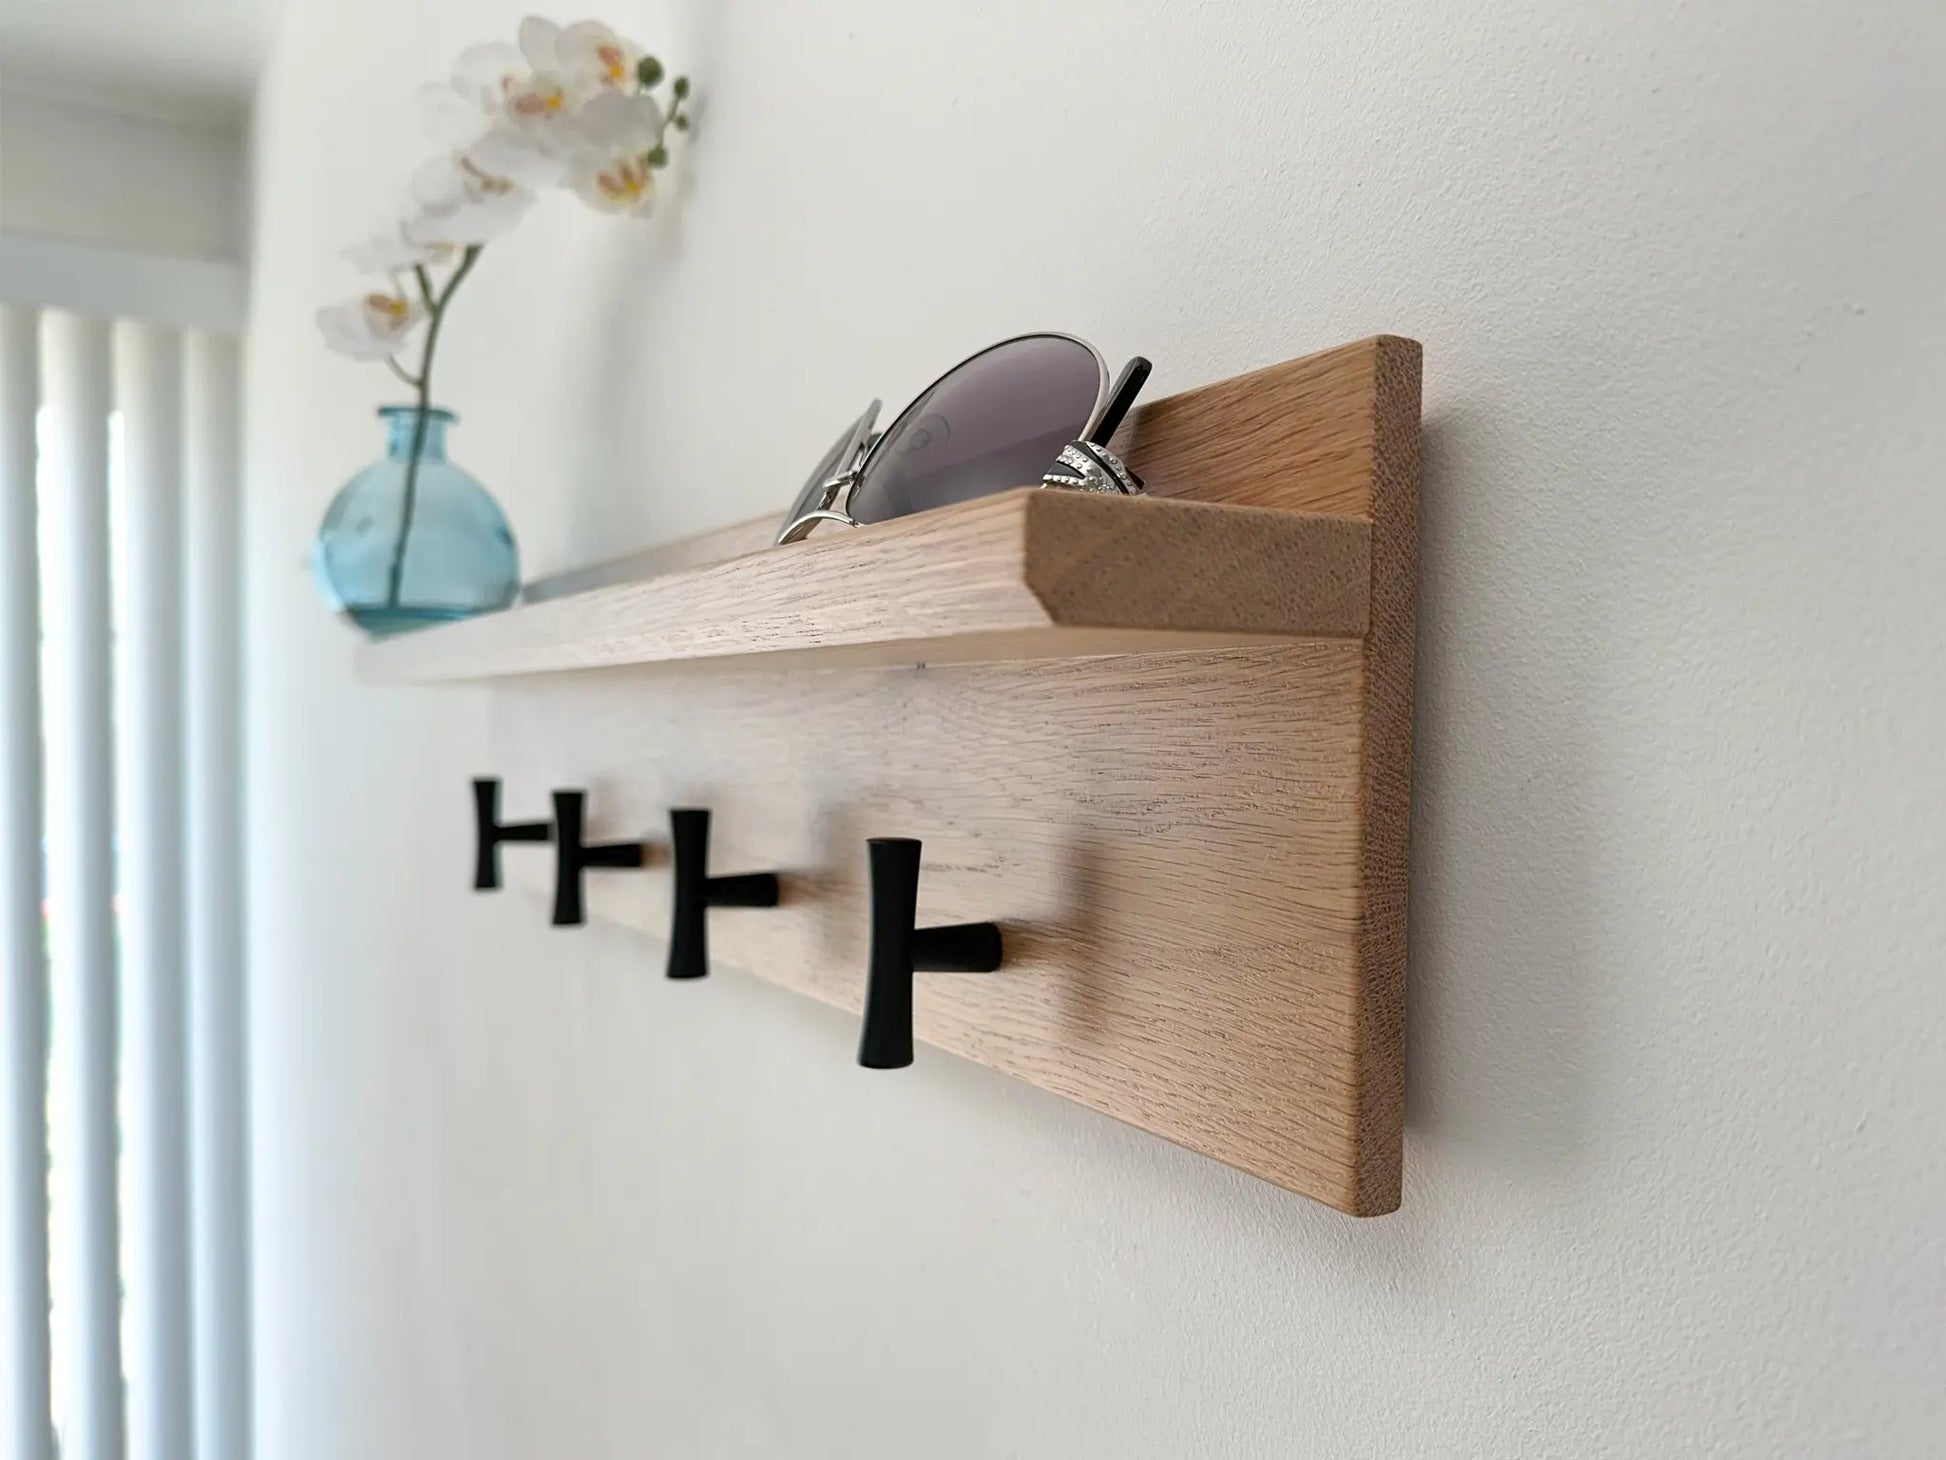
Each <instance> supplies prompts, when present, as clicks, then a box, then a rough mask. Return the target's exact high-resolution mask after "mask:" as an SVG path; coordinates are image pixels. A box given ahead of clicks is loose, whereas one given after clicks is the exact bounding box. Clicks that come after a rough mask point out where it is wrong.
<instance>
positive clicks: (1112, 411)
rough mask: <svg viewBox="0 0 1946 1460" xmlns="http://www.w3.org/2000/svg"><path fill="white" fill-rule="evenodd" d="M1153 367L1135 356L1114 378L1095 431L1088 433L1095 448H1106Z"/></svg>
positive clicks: (1138, 356) (1140, 391)
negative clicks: (1113, 383)
mask: <svg viewBox="0 0 1946 1460" xmlns="http://www.w3.org/2000/svg"><path fill="white" fill-rule="evenodd" d="M1154 368H1155V367H1154V366H1153V365H1151V364H1150V363H1149V362H1148V361H1147V360H1145V359H1143V358H1142V357H1141V356H1140V355H1137V356H1136V357H1135V358H1134V359H1133V360H1131V361H1129V362H1128V364H1126V365H1124V366H1123V367H1122V373H1121V374H1120V375H1118V376H1116V377H1115V387H1114V389H1112V390H1111V391H1109V392H1108V404H1107V405H1105V406H1104V407H1102V412H1101V419H1100V420H1098V421H1097V422H1095V429H1094V430H1092V431H1090V432H1089V433H1088V440H1089V442H1090V443H1091V444H1093V445H1096V446H1106V445H1107V444H1108V441H1109V438H1110V437H1112V436H1113V435H1114V434H1115V431H1116V429H1117V428H1118V427H1120V425H1121V424H1122V418H1123V417H1124V416H1126V415H1127V414H1128V412H1129V407H1131V406H1133V405H1134V404H1135V397H1136V396H1138V395H1140V394H1141V393H1142V386H1143V383H1144V382H1145V381H1147V380H1148V378H1149V372H1150V371H1151V370H1153V369H1154Z"/></svg>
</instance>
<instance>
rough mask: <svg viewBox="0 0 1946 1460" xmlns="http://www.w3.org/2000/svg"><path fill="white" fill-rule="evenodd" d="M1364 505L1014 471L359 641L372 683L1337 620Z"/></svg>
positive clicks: (1365, 533)
mask: <svg viewBox="0 0 1946 1460" xmlns="http://www.w3.org/2000/svg"><path fill="white" fill-rule="evenodd" d="M1370 572H1371V528H1370V525H1369V524H1368V523H1367V522H1366V521H1364V520H1363V519H1362V518H1356V517H1345V516H1333V515H1314V514H1310V513H1301V512H1288V511H1282V510H1278V509H1274V508H1261V507H1232V506H1219V505H1214V504H1210V503H1202V502H1187V501H1178V500H1171V499H1167V498H1120V497H1107V496H1096V495H1092V494H1086V493H1078V492H1060V491H1046V490H1040V489H1035V488H1025V487H1023V488H1018V489H1016V490H1014V491H1011V492H1006V493H1002V494H1000V495H998V496H994V497H987V498H982V499H980V500H978V501H973V502H965V503H961V504H959V505H957V506H953V507H945V508H940V509H938V510H937V511H933V512H925V513H920V514H918V515H915V516H912V517H906V518H901V519H899V520H897V521H894V522H888V523H883V524H880V525H878V526H874V527H865V528H858V529H855V530H850V531H839V532H831V533H825V534H821V535H819V536H816V537H813V538H812V539H810V540H809V541H808V542H804V543H799V544H795V545H793V546H790V547H781V548H770V549H766V550H764V551H762V552H757V553H751V554H749V555H747V556H743V557H737V558H733V559H731V560H729V561H725V562H718V563H711V564H707V565H704V566H699V567H694V568H689V569H686V570H684V571H680V572H673V573H667V574H663V575H661V576H659V577H654V578H648V579H644V580H642V581H639V582H634V583H625V584H617V585H615V586H613V587H608V588H599V589H594V590H591V591H588V592H585V593H579V594H575V595H572V596H570V597H566V598H557V599H552V600H548V601H545V602H540V603H531V604H527V605H524V606H522V607H519V608H515V609H510V610H508V611H507V612H505V613H499V614H493V615H490V616H487V617H484V618H478V619H472V620H468V621H467V622H464V623H457V624H448V625H443V626H441V627H439V628H434V629H428V630H425V631H423V632H421V633H415V634H408V635H403V636H401V637H399V638H396V639H390V640H386V641H384V642H382V643H377V644H371V645H367V646H365V647H364V648H363V649H362V650H361V651H360V653H361V658H360V661H359V667H360V671H361V673H362V674H363V675H364V676H365V677H366V678H368V679H372V680H376V681H380V682H384V683H395V684H396V683H437V682H442V681H452V680H468V679H491V678H498V677H502V676H508V675H524V674H545V673H553V672H559V671H566V670H579V669H600V668H610V667H615V666H620V665H650V664H671V663H687V662H694V661H701V660H723V659H733V658H740V657H746V656H753V655H764V656H768V659H769V661H772V662H774V661H776V660H778V659H781V658H784V657H785V656H788V657H789V658H790V659H791V660H800V659H801V660H803V661H804V662H806V663H810V664H814V665H816V666H819V667H832V668H837V667H849V666H853V665H860V664H887V665H890V664H927V663H990V662H1004V661H1009V660H1016V659H1046V658H1071V657H1083V656H1089V655H1103V654H1131V653H1153V652H1161V651H1168V650H1182V649H1212V648H1226V647H1237V646H1244V645H1253V644H1264V643H1276V642H1286V641H1291V640H1296V639H1308V638H1354V637H1358V636H1361V635H1363V634H1364V633H1365V632H1366V631H1367V628H1368V627H1369V622H1368V621H1369V615H1370V604H1371V583H1370Z"/></svg>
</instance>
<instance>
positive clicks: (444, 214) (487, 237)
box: [403, 152, 534, 247]
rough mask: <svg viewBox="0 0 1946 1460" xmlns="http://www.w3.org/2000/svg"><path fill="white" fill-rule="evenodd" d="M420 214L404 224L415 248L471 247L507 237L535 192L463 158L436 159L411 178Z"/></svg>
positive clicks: (454, 156)
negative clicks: (420, 246)
mask: <svg viewBox="0 0 1946 1460" xmlns="http://www.w3.org/2000/svg"><path fill="white" fill-rule="evenodd" d="M412 199H413V201H414V202H415V203H416V204H417V205H418V207H419V209H420V212H419V213H418V214H417V216H415V217H413V218H411V219H408V220H407V222H406V223H405V225H404V229H403V232H404V234H405V236H406V237H407V238H409V239H411V240H412V241H413V242H414V243H419V244H448V245H453V246H459V247H473V246H476V245H479V244H483V243H490V242H491V241H492V240H494V239H496V238H498V237H499V236H500V235H501V234H503V233H505V232H507V231H508V230H509V229H511V228H512V227H513V226H514V225H515V224H516V223H518V222H520V219H521V216H522V215H523V214H524V213H526V211H527V209H528V208H529V207H530V206H531V205H532V204H533V202H534V193H533V189H531V188H527V187H523V186H522V185H521V184H519V183H517V182H514V181H512V180H510V179H508V178H504V177H496V176H495V175H493V174H492V173H489V172H487V171H485V170H484V169H482V168H481V167H479V166H478V165H477V164H476V163H474V162H473V161H472V160H471V159H470V158H469V157H468V156H467V154H465V153H463V152H462V153H455V154H453V155H452V156H450V157H435V158H434V159H433V160H432V161H430V162H428V163H426V164H425V165H424V166H423V167H421V168H420V169H419V170H418V171H417V172H415V173H414V174H413V175H412Z"/></svg>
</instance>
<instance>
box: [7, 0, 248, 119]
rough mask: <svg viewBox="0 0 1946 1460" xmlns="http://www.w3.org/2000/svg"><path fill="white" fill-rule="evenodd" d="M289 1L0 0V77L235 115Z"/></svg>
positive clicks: (242, 108) (75, 95)
mask: <svg viewBox="0 0 1946 1460" xmlns="http://www.w3.org/2000/svg"><path fill="white" fill-rule="evenodd" d="M280 3H281V0H0V86H5V87H8V88H18V89H20V90H23V91H34V92H40V93H53V94H58V95H60V96H63V97H65V98H67V99H69V100H74V101H83V102H91V103H94V104H96V105H99V106H106V107H113V108H116V109H120V110H130V111H139V112H155V113H160V114H164V115H170V116H182V117H201V118H208V119H211V120H233V119H236V118H239V117H241V116H242V115H243V114H244V113H245V112H246V111H247V110H248V108H249V105H250V97H251V94H252V92H253V90H254V89H255V86H256V81H257V73H258V70H259V69H260V68H261V66H262V65H263V60H264V55H265V53H266V51H267V50H268V48H269V45H270V33H271V28H272V25H273V22H274V20H275V16H276V11H277V9H278V6H279V4H280Z"/></svg>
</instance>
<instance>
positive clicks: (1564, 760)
mask: <svg viewBox="0 0 1946 1460" xmlns="http://www.w3.org/2000/svg"><path fill="white" fill-rule="evenodd" d="M1494 419H1495V418H1493V417H1491V416H1489V415H1487V414H1485V413H1484V412H1477V411H1473V410H1470V409H1469V408H1468V406H1467V404H1466V403H1465V402H1464V401H1460V402H1458V403H1454V404H1448V405H1445V406H1443V407H1442V408H1441V409H1439V410H1438V411H1437V412H1436V413H1435V414H1433V415H1431V416H1429V417H1428V418H1427V420H1426V422H1425V424H1424V428H1423V444H1422V491H1421V499H1420V538H1419V541H1420V566H1419V641H1418V665H1417V686H1416V689H1415V715H1414V723H1413V793H1412V794H1413V815H1412V867H1411V887H1410V893H1409V898H1410V901H1409V919H1410V928H1409V938H1410V946H1409V952H1408V958H1407V970H1408V972H1407V977H1408V979H1409V986H1408V989H1407V1017H1406V1030H1407V1035H1406V1129H1407V1132H1408V1137H1409V1138H1410V1136H1411V1135H1412V1134H1417V1135H1420V1136H1430V1137H1434V1138H1436V1139H1437V1141H1438V1142H1439V1144H1441V1145H1442V1146H1444V1147H1446V1148H1448V1149H1450V1150H1453V1151H1455V1152H1457V1153H1459V1154H1462V1155H1463V1156H1466V1157H1469V1158H1471V1159H1473V1160H1475V1161H1480V1162H1484V1163H1485V1164H1487V1165H1490V1166H1493V1167H1498V1168H1502V1169H1506V1170H1510V1171H1516V1172H1521V1173H1526V1174H1534V1173H1540V1172H1547V1171H1554V1172H1557V1173H1559V1174H1566V1173H1567V1172H1570V1171H1572V1170H1573V1169H1574V1167H1575V1166H1576V1164H1577V1163H1576V1160H1575V1157H1576V1153H1577V1152H1578V1151H1579V1150H1580V1148H1581V1146H1582V1144H1583V1136H1584V1134H1585V1132H1586V1127H1587V1125H1588V1114H1589V1112H1588V1105H1587V1102H1588V1098H1589V1089H1590V1071H1589V1069H1588V1060H1589V1059H1590V1058H1591V1056H1592V1053H1593V1050H1592V1047H1591V1030H1590V1025H1591V1023H1592V1021H1593V1014H1594V1011H1593V1007H1592V1005H1593V1000H1594V997H1595V992H1596V991H1595V985H1594V982H1593V978H1592V975H1593V970H1592V969H1591V968H1590V967H1589V958H1590V950H1591V948H1592V947H1593V946H1595V944H1596V942H1597V939H1596V937H1595V926H1594V920H1595V918H1596V917H1597V916H1598V908H1597V906H1596V903H1595V900H1594V899H1593V898H1592V896H1591V893H1592V892H1593V890H1594V877H1595V872H1594V868H1593V866H1592V844H1593V840H1594V827H1593V825H1592V816H1593V810H1592V807H1591V806H1590V804H1589V802H1588V797H1587V793H1588V787H1589V774H1590V769H1591V762H1590V746H1589V739H1590V732H1589V723H1588V715H1587V698H1586V691H1587V688H1588V685H1589V682H1590V680H1591V674H1590V666H1589V665H1586V664H1583V665H1572V664H1570V665H1564V664H1562V663H1561V662H1560V655H1559V653H1558V649H1559V646H1560V645H1561V644H1563V643H1577V642H1579V643H1588V642H1591V640H1590V638H1589V636H1588V635H1587V634H1586V633H1585V632H1582V631H1581V629H1582V628H1583V627H1585V626H1586V625H1587V624H1589V623H1591V622H1592V620H1593V618H1594V615H1595V614H1596V612H1597V609H1596V605H1595V603H1594V601H1593V600H1592V599H1591V598H1588V597H1584V596H1581V595H1580V593H1579V591H1578V588H1577V584H1578V582H1579V577H1580V575H1578V574H1577V573H1576V572H1575V571H1574V569H1575V565H1573V564H1558V563H1555V564H1543V565H1541V566H1542V567H1544V568H1546V569H1548V571H1549V574H1550V576H1549V577H1548V578H1547V579H1544V580H1542V581H1546V582H1549V583H1551V584H1552V585H1553V586H1552V588H1551V590H1549V591H1551V592H1554V593H1558V594H1559V595H1560V597H1559V598H1558V599H1556V600H1552V601H1543V600H1542V599H1541V598H1540V597H1539V596H1538V595H1536V594H1532V593H1527V592H1523V591H1522V589H1523V584H1522V581H1521V579H1522V578H1525V579H1526V580H1527V581H1528V582H1533V581H1535V577H1536V565H1535V564H1534V562H1533V561H1532V558H1533V552H1532V543H1531V541H1514V540H1512V539H1511V537H1510V536H1509V535H1507V534H1504V533H1499V534H1497V533H1496V532H1495V531H1494V524H1495V523H1496V520H1497V519H1498V520H1502V521H1503V524H1504V516H1505V513H1504V511H1503V510H1496V508H1495V507H1494V506H1493V504H1492V503H1490V502H1487V501H1483V500H1481V498H1482V496H1483V495H1484V494H1492V493H1498V492H1499V488H1498V486H1497V485H1496V474H1495V470H1494V463H1495V462H1496V461H1503V460H1505V459H1507V458H1506V456H1505V455H1504V452H1505V450H1506V447H1507V443H1505V442H1503V441H1499V440H1497V439H1496V438H1497V437H1498V436H1499V434H1500V432H1499V430H1498V428H1497V427H1496V426H1495V425H1494V424H1493V421H1494ZM1517 557H1524V558H1526V559H1527V561H1526V562H1523V563H1519V564H1518V565H1517V566H1516V558H1517ZM1556 569H1558V572H1557V571H1554V570H1556ZM1462 580H1464V581H1462ZM1564 685H1571V686H1574V688H1573V689H1571V690H1569V691H1568V692H1564V691H1563V686H1564ZM1462 787H1464V788H1467V793H1466V794H1467V796H1468V798H1469V799H1465V800H1461V799H1459V797H1460V795H1461V791H1460V788H1462ZM1407 1181H1408V1183H1410V1181H1411V1161H1410V1157H1408V1162H1407ZM1410 1199H1411V1198H1410V1194H1409V1187H1408V1197H1407V1201H1408V1204H1409V1203H1410Z"/></svg>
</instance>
